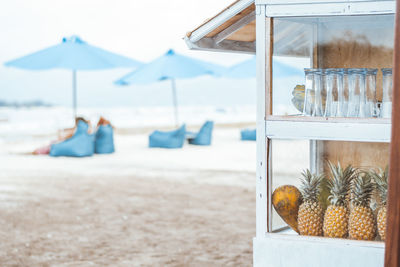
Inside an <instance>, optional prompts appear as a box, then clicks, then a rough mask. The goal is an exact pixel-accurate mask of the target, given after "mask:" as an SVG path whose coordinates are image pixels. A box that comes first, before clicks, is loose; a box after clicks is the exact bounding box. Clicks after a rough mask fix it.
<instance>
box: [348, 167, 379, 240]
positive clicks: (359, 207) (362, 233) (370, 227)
mask: <svg viewBox="0 0 400 267" xmlns="http://www.w3.org/2000/svg"><path fill="white" fill-rule="evenodd" d="M373 191H374V184H373V183H372V180H371V177H370V175H368V174H367V173H363V174H360V175H359V176H358V177H356V178H355V179H354V183H353V187H352V188H351V211H350V219H349V237H350V238H351V239H357V240H374V238H375V234H376V228H375V218H374V213H373V211H372V209H371V207H370V202H371V196H372V193H373Z"/></svg>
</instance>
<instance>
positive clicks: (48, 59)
mask: <svg viewBox="0 0 400 267" xmlns="http://www.w3.org/2000/svg"><path fill="white" fill-rule="evenodd" d="M4 65H5V66H7V67H15V68H20V69H26V70H49V69H68V70H72V87H73V108H74V117H76V106H77V99H76V98H77V94H76V71H77V70H103V69H112V68H118V67H129V68H132V67H138V66H140V65H142V63H140V62H138V61H136V60H133V59H130V58H127V57H124V56H121V55H118V54H114V53H111V52H108V51H106V50H104V49H101V48H98V47H95V46H92V45H89V44H88V43H86V42H85V41H83V40H82V39H80V38H79V37H78V36H71V37H69V38H66V37H64V38H63V39H62V42H61V43H60V44H58V45H54V46H51V47H49V48H46V49H43V50H40V51H38V52H35V53H32V54H30V55H27V56H24V57H21V58H18V59H15V60H11V61H8V62H6V63H5V64H4Z"/></svg>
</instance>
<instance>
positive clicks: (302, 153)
mask: <svg viewBox="0 0 400 267" xmlns="http://www.w3.org/2000/svg"><path fill="white" fill-rule="evenodd" d="M309 143H310V141H308V140H273V141H272V191H273V192H274V191H275V189H276V188H278V187H280V186H285V185H292V186H296V187H298V186H299V182H300V180H299V174H300V173H301V172H302V170H305V169H307V168H309V166H310V157H309V150H310V144H309ZM289 151H290V152H289ZM272 211H273V214H272V230H273V231H275V230H278V229H280V228H282V227H284V226H286V225H287V224H286V223H285V222H284V221H283V220H282V218H281V217H280V216H279V215H278V214H277V213H276V210H275V209H272Z"/></svg>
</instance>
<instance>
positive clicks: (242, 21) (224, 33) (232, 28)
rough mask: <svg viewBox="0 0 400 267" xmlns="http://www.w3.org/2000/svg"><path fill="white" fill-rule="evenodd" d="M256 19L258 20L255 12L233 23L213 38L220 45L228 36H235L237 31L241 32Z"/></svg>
mask: <svg viewBox="0 0 400 267" xmlns="http://www.w3.org/2000/svg"><path fill="white" fill-rule="evenodd" d="M255 19H256V14H255V12H254V11H253V12H251V13H249V14H247V15H246V16H244V17H243V18H241V19H239V20H238V21H236V22H235V23H233V24H232V25H231V26H229V27H227V28H225V29H224V30H222V31H221V32H220V33H218V34H216V35H215V36H213V39H214V41H215V43H217V44H219V43H220V42H222V41H223V40H225V39H226V38H227V37H228V36H230V35H232V34H234V33H235V32H236V31H238V30H240V29H241V28H242V27H243V26H245V25H247V24H249V23H250V22H252V21H253V20H255Z"/></svg>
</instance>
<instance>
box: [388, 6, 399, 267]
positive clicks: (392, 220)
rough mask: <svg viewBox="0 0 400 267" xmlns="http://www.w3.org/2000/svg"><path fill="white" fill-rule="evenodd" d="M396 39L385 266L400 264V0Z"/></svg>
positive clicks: (390, 266)
mask: <svg viewBox="0 0 400 267" xmlns="http://www.w3.org/2000/svg"><path fill="white" fill-rule="evenodd" d="M395 23H396V24H395V41H394V61H393V62H394V72H393V110H392V140H391V144H390V168H389V193H388V213H387V234H386V250H385V267H398V266H400V52H399V51H400V0H397V7H396V20H395Z"/></svg>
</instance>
